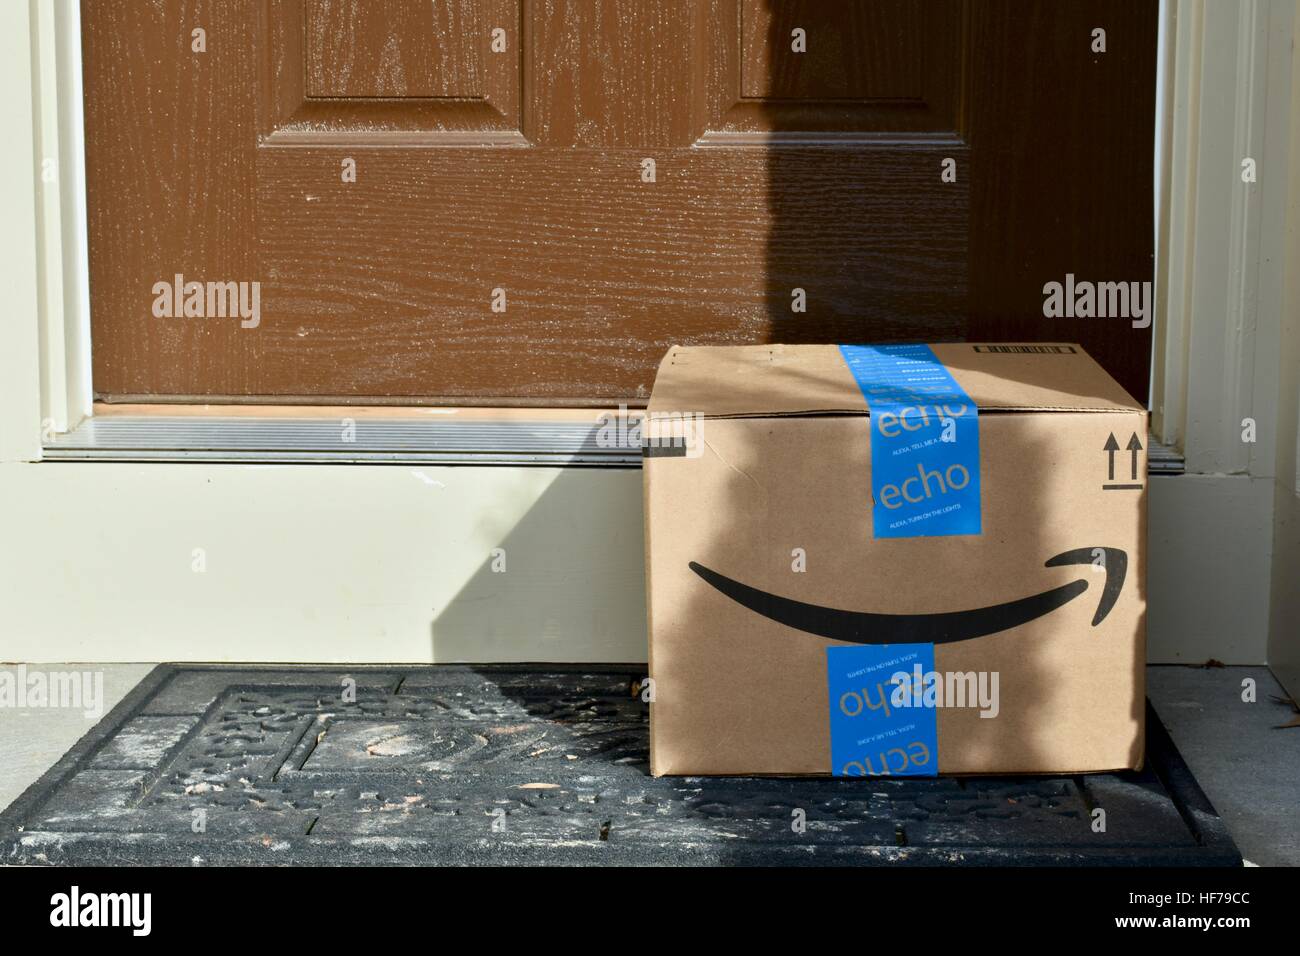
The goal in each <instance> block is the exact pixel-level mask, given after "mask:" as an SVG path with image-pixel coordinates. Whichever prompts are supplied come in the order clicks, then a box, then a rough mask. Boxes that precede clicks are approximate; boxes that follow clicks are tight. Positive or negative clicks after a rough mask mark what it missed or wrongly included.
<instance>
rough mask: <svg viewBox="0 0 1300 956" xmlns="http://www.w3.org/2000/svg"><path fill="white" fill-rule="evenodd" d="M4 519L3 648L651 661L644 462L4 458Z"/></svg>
mask: <svg viewBox="0 0 1300 956" xmlns="http://www.w3.org/2000/svg"><path fill="white" fill-rule="evenodd" d="M0 528H3V529H5V530H4V537H5V542H6V544H8V543H10V542H13V543H14V545H15V546H10V547H0V615H3V618H2V620H0V661H13V660H25V661H41V662H49V661H65V660H74V659H75V660H78V661H122V660H125V661H162V660H168V661H170V660H188V661H193V660H212V661H305V662H310V661H330V662H334V661H338V662H343V661H354V662H358V663H368V662H374V663H386V662H416V663H434V662H448V661H566V660H567V661H618V662H642V661H644V660H645V659H646V639H645V580H644V571H643V568H644V558H643V550H644V545H643V541H644V538H643V535H642V523H641V472H640V470H638V469H621V470H597V469H582V468H506V467H482V468H478V467H448V466H437V465H430V466H423V467H417V466H404V465H388V466H386V465H233V464H232V465H215V464H212V465H178V464H88V463H72V462H66V463H63V462H43V463H39V464H10V465H0ZM197 549H201V550H197ZM498 549H499V550H498ZM494 552H495V553H494Z"/></svg>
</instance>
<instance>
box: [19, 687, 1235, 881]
mask: <svg viewBox="0 0 1300 956" xmlns="http://www.w3.org/2000/svg"><path fill="white" fill-rule="evenodd" d="M642 673H643V672H641V671H639V670H637V669H635V668H628V667H626V666H620V667H612V666H607V667H599V666H591V665H582V666H579V667H559V666H553V665H544V666H513V665H512V666H440V667H419V668H415V667H384V668H369V667H360V668H352V669H350V670H346V671H345V670H336V669H322V668H316V667H296V668H283V667H280V668H277V667H222V666H210V667H209V666H173V665H162V666H160V667H158V668H156V669H155V670H154V671H152V672H151V673H150V674H149V676H148V677H146V678H145V680H144V681H142V682H141V684H140V685H139V686H138V687H137V688H136V689H135V690H134V691H132V692H131V694H130V695H128V696H127V697H126V699H124V700H123V701H122V703H121V704H120V705H119V706H118V707H116V708H115V709H114V710H113V711H112V712H111V713H110V714H108V715H107V716H106V717H105V718H104V719H103V720H102V721H101V722H100V723H99V724H98V725H97V726H96V727H95V728H94V729H92V730H91V731H90V733H88V734H87V735H86V737H85V738H83V739H82V740H81V741H80V742H79V743H78V744H77V745H76V746H75V747H73V749H72V750H71V751H69V753H68V754H67V755H66V756H65V757H64V758H63V759H62V760H61V761H59V763H58V764H57V765H55V766H54V767H53V768H52V769H51V770H50V771H49V772H48V773H47V774H46V775H45V776H44V777H42V778H41V779H40V780H39V781H37V783H36V784H34V785H33V786H32V787H31V788H30V789H29V790H28V791H27V792H26V793H24V794H23V795H22V796H21V797H19V798H18V800H17V801H16V802H15V803H14V804H13V805H12V806H11V807H10V808H9V809H8V810H6V811H5V812H4V813H3V814H0V862H4V863H10V864H14V863H28V864H83V865H96V864H99V865H104V864H107V865H130V864H159V863H174V864H242V863H257V864H330V865H340V864H348V865H355V864H390V863H411V864H779V865H792V864H793V865H798V864H803V865H835V864H856V865H871V864H916V863H920V864H944V865H951V864H967V865H981V864H1012V865H1017V864H1023V865H1048V864H1068V865H1086V864H1100V865H1153V864H1154V865H1162V864H1168V865H1184V866H1185V865H1198V864H1203V865H1240V862H1241V857H1240V854H1239V853H1238V852H1237V849H1236V847H1235V846H1234V845H1233V843H1232V840H1231V839H1230V837H1229V836H1228V833H1227V831H1226V829H1225V828H1224V826H1223V823H1222V821H1221V820H1220V819H1219V817H1218V816H1217V814H1215V812H1214V808H1213V807H1211V806H1210V804H1209V802H1208V800H1206V798H1205V795H1204V794H1203V793H1202V792H1201V790H1200V788H1199V787H1198V786H1197V785H1196V781H1195V780H1194V779H1193V778H1192V775H1191V773H1190V772H1189V771H1188V769H1187V767H1186V765H1185V764H1184V763H1183V761H1182V759H1181V758H1180V757H1179V755H1178V752H1177V750H1175V749H1174V746H1173V743H1172V742H1171V741H1170V739H1169V737H1168V735H1167V734H1166V733H1165V730H1164V728H1163V726H1161V724H1160V723H1159V721H1158V720H1157V719H1156V717H1155V714H1154V713H1153V712H1152V711H1151V710H1150V708H1149V707H1148V714H1147V719H1148V740H1147V755H1148V760H1147V768H1146V769H1145V770H1143V771H1142V772H1141V773H1120V774H1090V775H1085V776H1075V777H1019V778H996V777H993V778H965V779H915V778H911V779H897V778H895V779H890V778H874V779H832V778H719V777H710V778H704V777H686V778H661V779H658V780H656V779H653V778H652V777H650V775H649V766H648V759H647V745H648V729H649V728H648V714H647V705H646V704H645V703H643V702H642V701H641V698H640V695H639V694H638V693H637V689H638V687H639V684H638V681H639V679H640V677H641V676H642ZM1096 808H1101V809H1104V810H1105V812H1106V813H1105V820H1106V828H1105V831H1104V832H1094V830H1093V820H1094V816H1093V810H1094V809H1096ZM798 811H802V814H800V813H799V812H798ZM801 815H802V818H803V820H804V822H805V825H804V826H803V827H798V826H796V825H795V824H796V822H797V821H798V820H799V818H800V816H801Z"/></svg>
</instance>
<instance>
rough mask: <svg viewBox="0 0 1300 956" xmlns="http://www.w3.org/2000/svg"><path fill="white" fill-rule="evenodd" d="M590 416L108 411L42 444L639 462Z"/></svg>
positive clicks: (184, 454) (167, 451) (196, 455)
mask: <svg viewBox="0 0 1300 956" xmlns="http://www.w3.org/2000/svg"><path fill="white" fill-rule="evenodd" d="M599 431H600V426H599V425H597V424H595V423H594V422H519V421H501V422H484V421H474V422H468V421H459V422H449V421H416V420H410V419H366V418H358V419H353V420H350V421H349V422H348V424H347V425H346V427H345V424H344V421H343V420H342V419H336V418H238V417H225V418H219V417H212V418H198V417H194V416H176V417H170V418H169V417H165V416H154V415H148V416H144V415H141V416H134V415H123V416H112V417H108V418H91V419H88V420H87V421H85V422H83V423H82V424H81V425H80V426H78V427H77V428H76V429H75V430H74V431H71V432H69V433H67V434H65V435H57V436H55V438H54V439H53V440H52V441H49V442H47V443H46V445H45V452H44V457H45V458H46V459H50V460H55V461H185V462H200V461H206V462H257V463H267V464H275V463H299V462H336V463H353V462H355V463H367V464H382V463H390V464H475V465H479V464H503V465H606V466H616V467H619V466H621V467H629V466H639V465H640V464H641V450H640V448H639V447H637V448H627V447H604V445H603V443H598V441H597V436H598V434H599Z"/></svg>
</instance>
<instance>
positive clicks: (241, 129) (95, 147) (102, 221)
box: [82, 0, 258, 394]
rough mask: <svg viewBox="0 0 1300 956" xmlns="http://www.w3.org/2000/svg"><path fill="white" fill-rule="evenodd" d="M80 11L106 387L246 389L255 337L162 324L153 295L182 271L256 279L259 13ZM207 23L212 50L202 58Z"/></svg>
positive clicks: (223, 6)
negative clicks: (175, 382)
mask: <svg viewBox="0 0 1300 956" xmlns="http://www.w3.org/2000/svg"><path fill="white" fill-rule="evenodd" d="M82 12H83V17H84V18H85V19H84V21H83V23H84V27H83V57H84V67H83V69H84V76H85V81H84V82H85V97H86V104H87V110H86V160H87V206H88V223H87V227H88V230H89V234H90V295H91V319H92V341H93V346H92V361H93V376H94V382H95V388H96V389H97V390H100V391H108V392H114V391H137V392H154V391H165V390H167V389H165V388H163V387H161V386H162V382H163V381H164V380H165V379H166V378H168V377H170V378H172V379H183V380H186V381H190V382H195V383H202V387H201V388H199V389H197V391H199V392H209V391H210V392H214V393H221V394H242V393H245V392H247V391H249V389H250V384H251V383H250V381H249V378H248V376H249V373H250V372H252V371H253V369H254V367H255V352H256V349H255V343H254V341H253V340H252V338H251V337H250V336H248V335H247V334H246V331H245V330H242V329H240V328H239V326H238V323H229V322H220V321H211V322H208V321H200V320H185V319H154V318H153V316H152V313H151V306H152V303H153V299H154V296H153V293H152V291H151V290H152V287H153V285H154V283H156V282H158V281H171V280H172V279H173V277H174V275H175V274H176V273H181V274H183V275H185V276H186V277H187V278H188V279H196V280H209V279H211V280H216V279H219V278H221V279H225V278H229V279H234V280H236V281H252V280H255V279H256V278H257V277H258V271H257V262H258V259H257V255H256V242H257V233H256V229H255V220H256V209H255V206H254V197H255V193H256V166H255V164H254V163H253V157H254V152H253V142H254V128H253V126H254V103H253V95H254V87H253V85H252V84H251V83H250V82H249V78H250V77H252V76H254V75H255V74H256V66H255V63H254V53H253V51H254V50H255V48H256V44H255V43H254V37H253V30H252V26H253V18H252V17H251V16H250V14H251V12H252V11H251V5H250V4H248V3H231V2H227V0H183V2H168V3H137V2H131V0H117V2H95V3H86V4H85V5H84V6H83V11H82ZM196 29H202V30H204V31H205V32H206V46H207V52H205V53H195V52H193V50H192V44H193V37H192V31H194V30H196ZM160 372H161V373H163V374H162V375H161V376H160V374H159V373H160Z"/></svg>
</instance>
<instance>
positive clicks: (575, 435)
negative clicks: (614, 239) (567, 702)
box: [44, 415, 1183, 475]
mask: <svg viewBox="0 0 1300 956" xmlns="http://www.w3.org/2000/svg"><path fill="white" fill-rule="evenodd" d="M350 428H351V429H353V430H352V431H350V432H349V431H347V430H345V428H344V424H343V422H342V421H341V420H339V419H332V418H329V419H325V418H235V417H226V418H217V417H213V418H198V417H194V416H176V417H170V418H169V417H165V416H153V415H148V416H145V415H141V416H135V415H123V416H112V417H109V418H91V419H88V420H87V421H85V422H83V423H82V424H81V425H80V426H79V427H78V428H77V429H75V430H74V431H71V432H69V433H67V434H66V435H57V436H55V437H54V439H53V440H51V441H50V442H48V443H47V444H46V446H45V452H44V457H45V458H46V459H49V460H54V461H173V462H185V461H188V462H253V463H264V464H277V463H290V464H291V463H310V462H334V463H366V464H382V463H390V464H467V465H484V464H501V465H606V466H614V467H636V466H639V465H640V464H641V452H640V449H638V448H627V447H604V446H603V444H601V443H599V442H598V441H597V436H598V433H599V430H600V427H599V426H598V425H596V424H594V423H590V422H518V421H502V422H485V421H474V422H465V421H459V422H450V421H416V420H410V419H374V420H372V419H364V418H362V419H356V420H355V424H354V425H352V426H350ZM349 438H350V439H351V440H348V439H349ZM1147 457H1148V469H1147V470H1148V473H1149V474H1152V475H1180V474H1182V473H1183V456H1182V455H1181V454H1179V453H1178V452H1176V451H1174V450H1172V449H1170V448H1167V447H1165V446H1164V445H1161V444H1160V443H1159V442H1157V441H1155V439H1151V441H1150V447H1149V450H1148V456H1147Z"/></svg>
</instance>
